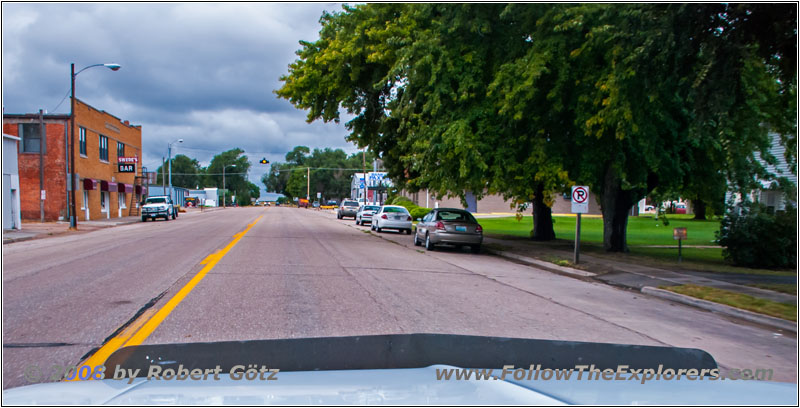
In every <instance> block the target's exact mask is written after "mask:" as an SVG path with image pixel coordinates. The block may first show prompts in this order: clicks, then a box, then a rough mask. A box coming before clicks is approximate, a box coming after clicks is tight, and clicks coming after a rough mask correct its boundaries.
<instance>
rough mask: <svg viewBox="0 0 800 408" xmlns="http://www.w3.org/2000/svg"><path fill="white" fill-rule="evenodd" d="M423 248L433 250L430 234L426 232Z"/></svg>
mask: <svg viewBox="0 0 800 408" xmlns="http://www.w3.org/2000/svg"><path fill="white" fill-rule="evenodd" d="M425 249H427V250H428V251H433V242H431V236H430V235H428V234H425Z"/></svg>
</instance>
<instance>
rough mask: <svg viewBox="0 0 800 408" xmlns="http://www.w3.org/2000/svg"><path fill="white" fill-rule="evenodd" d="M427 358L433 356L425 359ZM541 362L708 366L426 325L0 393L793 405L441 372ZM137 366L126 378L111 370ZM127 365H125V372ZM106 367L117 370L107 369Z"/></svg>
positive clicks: (153, 348) (128, 399)
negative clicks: (212, 372) (242, 374)
mask: <svg viewBox="0 0 800 408" xmlns="http://www.w3.org/2000/svg"><path fill="white" fill-rule="evenodd" d="M431 361H434V362H439V363H430V362H431ZM534 363H541V364H543V365H546V366H548V367H551V368H559V367H574V365H575V364H595V365H596V366H597V367H598V368H600V369H603V368H606V367H616V366H617V365H619V364H625V365H628V366H630V367H631V368H643V367H655V366H658V365H663V366H664V367H669V368H673V369H678V368H688V367H691V368H698V369H699V368H711V367H714V368H716V363H715V362H714V360H713V358H712V357H711V356H710V355H709V354H708V353H705V352H704V351H702V350H697V349H686V348H672V347H654V346H637V345H622V344H603V343H583V342H566V341H551V340H535V339H513V338H502V337H478V336H454V335H436V334H412V335H386V336H354V337H329V338H307V339H281V340H256V341H244V342H217V343H189V344H168V345H147V346H136V347H126V348H123V349H120V350H118V351H117V352H115V353H114V354H113V355H112V356H111V357H109V359H108V360H107V361H106V363H105V368H106V371H105V372H106V379H105V380H100V381H77V382H61V383H49V384H36V385H31V386H26V387H20V388H14V389H9V390H5V391H4V392H3V401H4V403H6V404H10V405H16V404H46V405H58V404H81V405H88V404H92V405H94V404H130V405H151V404H159V405H164V404H181V405H188V404H192V405H199V404H214V405H223V404H230V405H262V404H271V405H272V404H276V405H277V404H293V405H309V404H314V405H318V404H322V405H334V404H337V405H338V404H391V405H401V404H402V405H410V404H414V405H419V404H424V405H428V404H443V405H474V404H505V405H511V404H515V405H516V404H524V405H534V404H536V405H540V404H545V405H560V404H593V405H627V404H659V405H687V404H703V405H725V404H736V405H740V404H745V405H773V404H787V405H796V404H797V386H796V384H782V383H772V382H763V381H709V380H706V381H666V380H658V381H657V380H653V381H649V382H646V383H644V384H640V383H639V382H635V381H604V380H599V381H598V380H587V379H585V378H584V379H577V378H571V379H569V380H564V379H561V380H554V379H551V380H549V381H545V380H542V379H532V380H527V379H525V378H522V379H520V380H514V378H513V376H512V377H509V378H505V379H499V378H498V377H499V376H497V375H495V376H494V377H487V378H486V379H476V378H474V377H472V378H470V379H460V380H459V379H455V378H454V377H451V379H450V380H445V379H444V377H443V376H442V373H443V372H452V371H451V370H456V371H458V372H462V373H464V372H466V371H462V370H465V368H466V367H483V368H492V369H494V370H496V372H497V371H500V369H501V367H503V366H504V365H514V366H515V367H528V366H529V365H530V364H534ZM248 365H253V367H267V368H276V369H280V371H279V372H277V373H275V378H274V379H271V380H270V379H269V378H264V379H260V378H250V379H247V378H241V379H235V378H232V376H231V375H230V373H231V372H232V370H236V368H237V367H241V370H242V371H244V367H245V366H248ZM152 367H156V368H157V369H159V370H165V369H167V368H172V369H173V370H176V371H178V372H180V370H181V369H182V368H183V369H185V370H187V371H188V370H193V369H209V368H216V369H218V370H220V373H219V375H218V378H213V377H212V376H209V377H208V378H206V379H183V380H177V379H172V380H164V379H156V378H151V379H148V378H145V377H143V376H145V375H146V373H147V371H148V370H150V369H152ZM137 369H138V370H140V371H139V372H140V374H139V376H135V378H133V379H129V378H123V376H121V375H119V373H123V372H134V371H135V370H137ZM127 370H131V371H127ZM115 376H117V377H119V378H117V379H114V378H115Z"/></svg>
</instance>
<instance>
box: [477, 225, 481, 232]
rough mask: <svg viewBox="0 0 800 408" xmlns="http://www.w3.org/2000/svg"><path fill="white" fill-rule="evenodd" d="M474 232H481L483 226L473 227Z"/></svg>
mask: <svg viewBox="0 0 800 408" xmlns="http://www.w3.org/2000/svg"><path fill="white" fill-rule="evenodd" d="M475 232H483V227H481V226H480V225H478V226H477V227H475Z"/></svg>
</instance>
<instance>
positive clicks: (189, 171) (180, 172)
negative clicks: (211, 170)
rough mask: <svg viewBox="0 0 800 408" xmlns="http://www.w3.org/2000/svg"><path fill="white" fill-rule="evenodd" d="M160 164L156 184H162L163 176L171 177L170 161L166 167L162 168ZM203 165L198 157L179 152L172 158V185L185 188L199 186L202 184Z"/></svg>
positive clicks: (166, 178) (165, 177)
mask: <svg viewBox="0 0 800 408" xmlns="http://www.w3.org/2000/svg"><path fill="white" fill-rule="evenodd" d="M161 167H162V166H158V169H157V170H156V172H157V176H156V184H159V185H160V184H161V179H162V177H163V178H164V179H165V180H168V179H169V171H168V170H169V163H167V164H166V168H164V169H162V168H161ZM202 174H203V167H202V166H201V165H200V162H198V161H197V159H194V158H191V157H189V156H186V155H183V154H178V155H176V156H175V157H173V158H172V185H173V186H175V187H183V188H191V189H193V188H197V186H198V185H200V184H202Z"/></svg>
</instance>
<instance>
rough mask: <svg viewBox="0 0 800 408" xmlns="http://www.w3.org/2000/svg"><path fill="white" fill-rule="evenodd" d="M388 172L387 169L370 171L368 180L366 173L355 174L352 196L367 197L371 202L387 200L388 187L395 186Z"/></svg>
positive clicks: (351, 183)
mask: <svg viewBox="0 0 800 408" xmlns="http://www.w3.org/2000/svg"><path fill="white" fill-rule="evenodd" d="M386 174H387V173H386V172H385V171H370V172H368V173H367V179H366V182H365V181H364V173H356V174H353V177H352V179H351V180H350V198H352V199H354V200H359V199H362V200H363V199H364V198H365V197H366V201H367V202H370V203H382V202H384V201H386V197H387V195H388V193H387V192H386V190H387V188H389V187H392V186H394V184H392V180H390V179H389V178H388V177H386Z"/></svg>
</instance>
